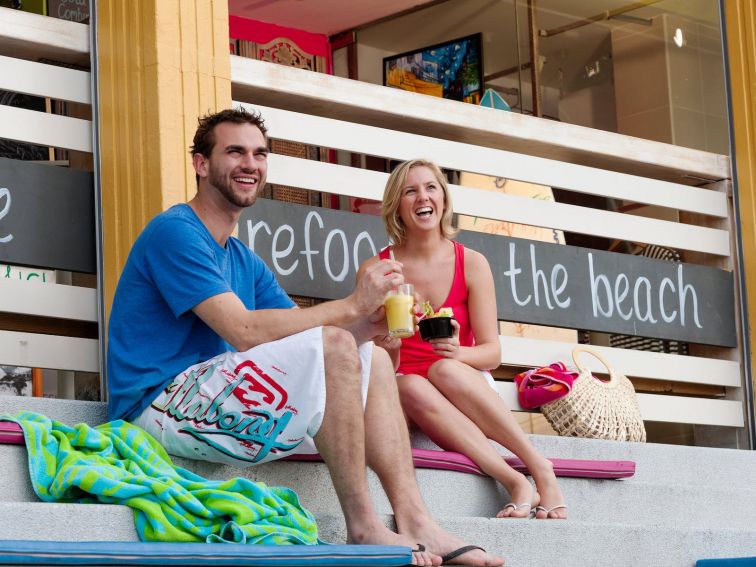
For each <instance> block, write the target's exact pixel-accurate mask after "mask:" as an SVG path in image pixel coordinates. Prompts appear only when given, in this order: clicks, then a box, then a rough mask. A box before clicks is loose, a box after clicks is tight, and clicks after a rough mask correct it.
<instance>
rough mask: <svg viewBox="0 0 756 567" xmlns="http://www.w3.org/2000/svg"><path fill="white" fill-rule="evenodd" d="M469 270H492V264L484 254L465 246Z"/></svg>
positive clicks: (466, 264)
mask: <svg viewBox="0 0 756 567" xmlns="http://www.w3.org/2000/svg"><path fill="white" fill-rule="evenodd" d="M468 270H473V271H475V272H479V271H483V272H486V271H488V272H490V271H491V266H490V265H489V263H488V260H487V259H486V257H485V256H484V255H483V254H481V253H480V252H478V251H477V250H473V249H472V248H465V271H466V272H467V271H468Z"/></svg>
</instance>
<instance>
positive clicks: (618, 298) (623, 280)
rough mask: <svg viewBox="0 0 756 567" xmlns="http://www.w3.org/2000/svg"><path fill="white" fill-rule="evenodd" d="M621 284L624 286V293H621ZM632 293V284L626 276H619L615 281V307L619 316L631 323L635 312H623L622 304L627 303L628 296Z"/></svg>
mask: <svg viewBox="0 0 756 567" xmlns="http://www.w3.org/2000/svg"><path fill="white" fill-rule="evenodd" d="M620 284H621V285H622V291H620ZM629 292H630V284H629V280H628V279H627V276H626V275H625V274H619V275H618V276H617V279H616V280H615V281H614V305H615V306H616V307H617V315H619V316H620V317H622V318H623V319H624V320H625V321H629V320H630V319H631V318H632V316H633V310H632V309H631V310H630V311H629V312H628V313H625V312H624V311H622V302H623V301H625V298H626V297H627V294H628V293H629Z"/></svg>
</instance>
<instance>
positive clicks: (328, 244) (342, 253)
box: [239, 199, 736, 347]
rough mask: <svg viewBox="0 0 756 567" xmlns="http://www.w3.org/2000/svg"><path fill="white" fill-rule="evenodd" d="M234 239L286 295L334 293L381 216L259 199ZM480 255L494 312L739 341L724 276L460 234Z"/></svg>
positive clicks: (382, 240)
mask: <svg viewBox="0 0 756 567" xmlns="http://www.w3.org/2000/svg"><path fill="white" fill-rule="evenodd" d="M239 237H240V238H241V240H242V241H243V242H244V243H245V244H247V245H248V246H249V247H250V248H251V249H252V250H254V251H255V253H257V254H258V255H259V256H260V257H261V258H262V259H263V260H264V261H265V262H266V263H267V264H268V265H269V266H270V267H271V269H272V270H273V271H274V273H275V274H276V276H277V277H278V280H279V282H281V285H282V286H283V287H284V288H285V289H286V291H287V292H288V293H290V294H294V295H305V296H310V297H321V298H326V299H337V298H341V297H345V296H346V295H348V294H349V293H350V292H351V291H352V289H353V287H354V277H355V274H356V272H357V268H359V265H360V264H361V263H362V262H364V261H365V260H366V259H368V258H369V257H371V256H373V255H375V253H376V252H377V251H378V250H380V249H381V248H383V247H384V246H386V245H387V244H388V240H387V237H386V234H385V232H384V230H383V223H382V222H381V219H380V218H378V217H375V216H371V215H360V214H355V213H349V212H344V211H333V210H330V209H321V208H315V207H307V206H303V205H294V204H291V203H282V202H278V201H271V200H268V199H258V201H257V203H256V204H255V205H254V206H253V207H250V208H249V209H247V210H246V211H245V212H244V213H243V214H242V217H241V220H240V223H239ZM457 240H458V241H460V242H462V243H463V244H464V245H465V246H468V247H469V248H472V249H474V250H477V251H478V252H481V253H482V254H483V255H485V256H486V258H487V259H488V261H489V263H490V264H491V269H492V270H493V274H494V280H495V284H496V303H497V310H498V318H499V319H500V320H504V321H516V322H521V323H534V324H538V325H550V326H556V327H566V328H571V329H586V330H592V331H601V332H609V333H621V334H625V335H638V336H643V337H653V338H660V339H676V340H682V341H688V342H695V343H703V344H711V345H718V346H728V347H733V346H736V330H735V296H734V287H733V286H734V283H733V277H732V274H731V273H730V272H726V271H724V270H718V269H715V268H708V267H705V266H697V265H693V264H680V263H673V262H665V261H663V260H652V259H648V258H643V257H639V256H631V255H628V254H617V253H613V252H603V251H597V250H589V249H586V248H578V247H575V246H563V245H558V244H549V243H544V242H536V241H531V240H523V239H519V238H510V237H506V236H494V235H490V234H483V233H478V232H470V231H463V232H461V233H460V234H459V236H458V237H457Z"/></svg>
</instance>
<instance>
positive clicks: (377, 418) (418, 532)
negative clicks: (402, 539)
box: [365, 348, 504, 565]
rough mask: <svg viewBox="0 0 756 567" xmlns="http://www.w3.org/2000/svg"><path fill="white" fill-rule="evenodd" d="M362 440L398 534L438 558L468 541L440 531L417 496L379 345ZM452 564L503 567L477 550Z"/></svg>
mask: <svg viewBox="0 0 756 567" xmlns="http://www.w3.org/2000/svg"><path fill="white" fill-rule="evenodd" d="M365 439H366V444H365V448H366V453H367V464H368V466H370V468H372V469H373V470H374V471H375V472H376V474H377V475H378V477H379V478H380V479H381V484H382V485H383V488H384V490H385V491H386V495H387V496H388V499H389V501H390V502H391V506H392V508H393V510H394V517H395V518H396V527H397V529H398V531H399V533H400V534H403V535H406V536H410V537H411V538H412V539H413V540H415V541H419V542H422V543H424V544H425V545H426V546H427V547H428V549H429V550H430V551H432V552H433V553H436V554H438V555H442V556H443V555H446V554H447V553H449V552H450V551H453V550H455V549H458V548H460V547H463V546H464V545H466V544H465V542H463V541H462V540H461V539H459V538H458V537H455V536H453V535H451V534H449V533H448V532H446V531H444V530H442V529H441V527H440V526H439V525H438V524H437V523H436V522H435V520H434V519H433V518H432V517H431V515H430V513H429V512H428V509H427V507H426V506H425V503H424V502H423V500H422V497H421V496H420V490H419V488H418V486H417V481H416V479H415V468H414V465H413V463H412V453H411V450H410V442H409V433H408V431H407V423H406V421H405V419H404V414H403V413H402V410H401V406H400V403H399V393H398V390H397V387H396V378H395V377H394V369H393V365H392V363H391V360H390V358H389V356H388V354H387V353H386V351H384V350H383V349H381V348H375V349H374V351H373V362H372V366H371V370H370V386H369V389H368V397H367V407H366V409H365ZM454 563H459V564H467V565H503V564H504V560H503V559H502V558H501V557H497V556H495V555H492V554H490V553H485V552H483V551H481V550H473V551H469V552H467V553H464V554H462V555H460V556H459V557H457V558H456V559H454Z"/></svg>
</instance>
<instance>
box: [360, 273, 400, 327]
mask: <svg viewBox="0 0 756 567" xmlns="http://www.w3.org/2000/svg"><path fill="white" fill-rule="evenodd" d="M402 283H404V276H403V275H402V265H401V263H400V262H396V261H395V260H379V261H378V262H374V263H373V264H371V265H369V266H368V267H367V268H365V270H364V271H363V272H362V274H361V275H360V277H358V278H357V283H356V285H355V288H354V291H353V292H352V293H351V295H349V297H347V300H349V301H350V302H351V303H352V305H353V306H354V309H355V314H356V315H357V316H359V317H361V318H362V317H371V318H373V316H376V314H377V311H378V310H379V308H380V307H381V306H382V305H383V300H384V299H385V298H386V294H387V293H388V292H389V290H391V289H394V288H395V287H397V286H398V285H400V284H402ZM383 317H384V318H385V315H384V316H383ZM374 322H376V321H371V323H374Z"/></svg>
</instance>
